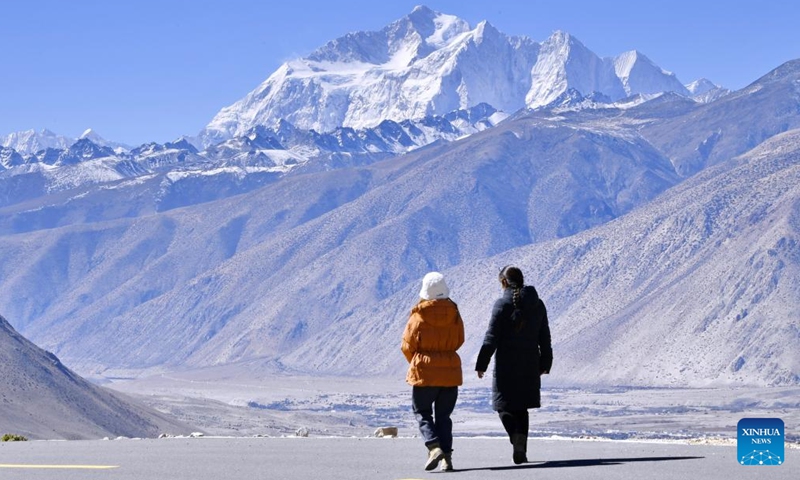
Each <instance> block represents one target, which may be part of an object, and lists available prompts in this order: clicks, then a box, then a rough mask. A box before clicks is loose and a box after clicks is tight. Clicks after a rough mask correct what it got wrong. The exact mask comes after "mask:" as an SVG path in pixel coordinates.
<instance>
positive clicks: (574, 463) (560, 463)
mask: <svg viewBox="0 0 800 480" xmlns="http://www.w3.org/2000/svg"><path fill="white" fill-rule="evenodd" d="M701 458H706V457H634V458H580V459H576V460H552V461H548V462H531V463H526V464H523V465H513V466H510V465H506V466H503V467H482V468H457V469H456V470H455V471H456V472H474V471H481V470H489V471H493V472H495V471H502V470H518V469H524V468H564V467H597V466H602V465H620V464H623V463H633V462H667V461H671V460H697V459H701Z"/></svg>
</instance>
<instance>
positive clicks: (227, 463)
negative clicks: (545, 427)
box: [0, 438, 800, 480]
mask: <svg viewBox="0 0 800 480" xmlns="http://www.w3.org/2000/svg"><path fill="white" fill-rule="evenodd" d="M454 448H455V451H454V454H453V463H454V464H455V467H456V470H457V471H456V472H454V473H443V472H438V471H435V472H425V471H424V470H423V469H422V465H423V463H424V460H425V457H426V451H425V448H424V446H423V445H422V441H421V440H420V439H416V438H399V439H397V438H395V439H379V438H363V439H357V438H196V439H162V440H111V441H102V440H97V441H73V442H22V443H0V479H2V480H26V479H58V480H75V479H92V480H95V479H97V480H106V479H108V480H118V479H124V480H134V479H136V480H145V479H146V480H183V479H186V480H189V479H191V480H198V479H215V480H226V479H244V480H256V479H276V480H277V479H331V480H336V479H343V480H344V479H347V480H354V479H356V480H357V479H390V480H399V479H436V478H439V479H442V478H445V477H454V478H458V479H494V478H498V479H500V478H502V479H504V480H507V479H522V478H525V479H531V478H533V479H584V478H586V479H595V478H596V479H603V480H640V479H682V480H686V479H722V480H734V479H735V480H739V479H749V478H753V479H755V478H760V479H769V480H773V479H775V480H779V479H787V480H788V479H792V480H797V479H798V478H800V450H789V449H787V450H786V455H787V459H786V461H785V464H784V465H781V466H777V467H744V466H740V465H739V464H737V463H736V458H735V457H736V448H735V447H730V446H724V447H723V446H695V445H675V444H655V443H629V442H587V441H567V440H549V439H548V440H543V439H533V440H531V441H530V443H529V446H528V450H529V452H528V458H529V460H530V461H531V463H529V464H526V465H520V466H515V465H514V464H513V463H512V462H511V446H510V444H508V443H507V441H505V440H503V439H500V438H456V439H455V445H454ZM8 465H26V466H34V465H35V466H37V467H35V468H21V467H11V468H9V467H8ZM45 466H50V467H56V468H44V467H45ZM66 467H71V468H66ZM85 467H115V468H108V469H98V468H93V469H90V468H85Z"/></svg>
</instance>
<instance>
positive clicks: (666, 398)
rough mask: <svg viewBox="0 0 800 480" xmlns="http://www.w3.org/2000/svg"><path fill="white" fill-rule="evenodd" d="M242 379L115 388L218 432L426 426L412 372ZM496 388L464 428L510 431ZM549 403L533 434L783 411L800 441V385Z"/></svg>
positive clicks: (349, 431)
mask: <svg viewBox="0 0 800 480" xmlns="http://www.w3.org/2000/svg"><path fill="white" fill-rule="evenodd" d="M242 378H243V377H241V376H236V377H230V376H228V377H226V376H225V375H219V374H209V373H208V372H199V373H198V372H191V373H184V374H163V375H157V376H152V377H147V378H140V379H132V380H116V381H114V382H113V383H111V384H110V385H107V386H109V387H111V388H114V389H117V390H120V391H123V392H126V393H129V394H132V395H135V396H137V397H140V398H141V399H142V400H143V401H144V402H145V403H147V404H148V405H150V406H151V407H154V408H156V409H158V410H160V411H163V412H166V413H169V414H172V415H173V416H176V417H178V418H179V419H180V420H182V421H184V422H186V423H188V424H190V425H194V426H196V427H197V428H198V429H200V430H202V431H203V432H205V433H206V434H211V435H224V436H252V435H265V436H285V435H294V434H295V432H296V431H297V430H298V429H301V428H304V429H307V430H308V432H309V434H310V436H355V437H365V436H370V435H372V434H373V432H374V431H375V429H376V428H377V427H383V426H393V427H398V429H399V435H400V436H401V437H412V436H415V435H417V434H418V430H417V427H416V423H415V421H414V417H413V414H412V413H411V410H410V404H411V398H410V387H408V386H407V385H406V384H405V383H404V382H403V379H386V378H366V379H357V378H338V377H337V378H330V377H298V376H283V375H273V376H269V377H264V378H258V379H248V380H243V379H242ZM490 396H491V379H484V380H477V379H469V378H468V379H465V385H464V386H463V387H461V389H460V391H459V400H458V404H457V405H456V410H455V412H454V414H453V422H454V434H455V435H456V436H459V437H474V436H501V435H502V434H503V430H502V427H501V425H500V422H499V420H498V418H497V416H496V414H495V413H494V412H493V411H492V410H491V406H490ZM542 403H543V405H544V406H543V408H541V409H539V410H536V411H533V413H532V415H531V436H532V437H553V436H557V437H567V438H587V439H592V438H602V439H615V440H625V439H635V440H650V439H662V440H679V441H686V442H694V443H715V444H734V443H735V440H736V424H737V423H738V422H739V420H740V419H742V418H747V417H761V418H768V417H777V418H781V419H782V420H783V421H784V423H785V425H786V439H787V441H789V442H799V441H800V430H798V426H800V388H799V387H773V388H729V387H725V388H702V389H685V388H630V387H613V388H568V387H552V386H548V385H547V383H546V380H545V387H544V388H543V390H542ZM165 433H186V432H165Z"/></svg>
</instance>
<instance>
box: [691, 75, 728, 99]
mask: <svg viewBox="0 0 800 480" xmlns="http://www.w3.org/2000/svg"><path fill="white" fill-rule="evenodd" d="M686 89H687V90H688V91H689V93H690V94H691V97H692V99H694V100H695V101H697V102H700V103H709V102H712V101H714V100H716V99H718V98H722V97H724V96H725V95H727V94H729V93H730V90H728V89H727V88H725V87H721V86H719V85H717V84H715V83H714V82H712V81H711V80H708V79H707V78H699V79H697V80H695V81H693V82H691V83H688V84H686Z"/></svg>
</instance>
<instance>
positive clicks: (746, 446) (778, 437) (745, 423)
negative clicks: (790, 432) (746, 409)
mask: <svg viewBox="0 0 800 480" xmlns="http://www.w3.org/2000/svg"><path fill="white" fill-rule="evenodd" d="M736 429H737V435H736V439H737V442H736V446H737V455H738V461H739V464H740V465H748V466H750V465H753V466H759V467H760V466H768V465H783V461H784V459H785V458H786V457H784V449H783V441H784V434H785V431H784V426H783V420H781V419H780V418H743V419H741V420H739V424H738V425H737V427H736Z"/></svg>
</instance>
